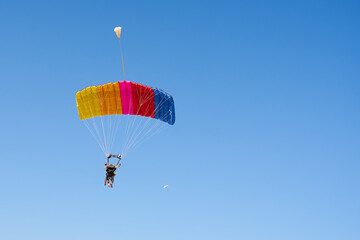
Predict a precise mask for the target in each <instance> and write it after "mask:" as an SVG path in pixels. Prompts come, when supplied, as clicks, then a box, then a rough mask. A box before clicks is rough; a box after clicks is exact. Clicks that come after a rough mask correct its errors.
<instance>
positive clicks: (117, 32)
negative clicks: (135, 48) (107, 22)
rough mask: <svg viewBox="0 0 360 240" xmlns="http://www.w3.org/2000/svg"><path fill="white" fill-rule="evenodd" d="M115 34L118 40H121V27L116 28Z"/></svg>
mask: <svg viewBox="0 0 360 240" xmlns="http://www.w3.org/2000/svg"><path fill="white" fill-rule="evenodd" d="M114 32H115V33H116V36H117V37H118V39H120V34H121V27H116V28H114Z"/></svg>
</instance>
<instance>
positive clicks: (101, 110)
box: [76, 27, 175, 156]
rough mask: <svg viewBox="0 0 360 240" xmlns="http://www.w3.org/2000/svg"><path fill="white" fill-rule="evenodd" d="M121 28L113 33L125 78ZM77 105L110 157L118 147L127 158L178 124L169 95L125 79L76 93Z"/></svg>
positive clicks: (84, 119)
mask: <svg viewBox="0 0 360 240" xmlns="http://www.w3.org/2000/svg"><path fill="white" fill-rule="evenodd" d="M121 29H122V28H121V27H116V28H115V29H114V32H115V33H116V36H117V38H118V39H119V45H120V51H121V61H122V68H123V73H124V79H125V67H124V58H123V54H122V50H121V42H120V35H121ZM76 105H77V109H78V113H79V117H80V119H81V120H82V121H83V122H84V123H85V125H86V127H87V128H88V129H89V131H90V132H91V134H92V135H93V137H94V138H95V140H96V141H97V143H98V145H99V146H100V148H101V150H102V151H103V152H104V153H105V155H108V154H110V153H111V148H112V146H113V145H116V146H117V147H116V153H119V151H121V155H122V156H125V155H126V154H127V152H128V151H129V150H130V149H133V148H135V147H136V146H138V145H139V144H140V143H141V142H142V141H143V140H144V139H146V138H147V137H150V136H152V135H154V134H155V133H157V132H158V131H159V130H160V129H162V128H164V127H166V126H171V125H174V123H175V106H174V99H173V97H172V96H171V95H170V94H168V93H166V92H165V91H163V90H161V89H158V88H153V87H149V86H145V85H142V84H140V83H135V82H130V81H125V80H124V81H120V82H115V83H107V84H104V85H99V86H91V87H87V88H85V89H83V90H81V91H79V92H77V93H76ZM118 136H120V137H119V138H117V137H118ZM113 153H114V152H113Z"/></svg>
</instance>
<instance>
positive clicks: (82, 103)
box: [76, 81, 175, 125]
mask: <svg viewBox="0 0 360 240" xmlns="http://www.w3.org/2000/svg"><path fill="white" fill-rule="evenodd" d="M76 103H77V109H78V113H79V117H80V119H81V120H85V119H88V118H93V117H96V116H105V115H127V114H129V115H139V116H143V117H151V118H155V119H159V120H161V121H163V122H166V123H168V124H170V125H174V123H175V107H174V100H173V97H172V96H171V95H169V94H168V93H166V92H164V91H162V90H160V89H157V88H151V87H147V86H145V85H142V84H139V83H133V82H129V81H120V82H115V83H107V84H104V85H99V86H97V87H95V86H92V87H88V88H85V89H83V90H82V91H79V92H77V93H76Z"/></svg>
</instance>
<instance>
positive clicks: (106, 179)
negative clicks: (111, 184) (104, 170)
mask: <svg viewBox="0 0 360 240" xmlns="http://www.w3.org/2000/svg"><path fill="white" fill-rule="evenodd" d="M108 178H109V177H108V175H107V174H106V176H105V182H104V186H106V182H107V181H108Z"/></svg>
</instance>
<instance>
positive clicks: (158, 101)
mask: <svg viewBox="0 0 360 240" xmlns="http://www.w3.org/2000/svg"><path fill="white" fill-rule="evenodd" d="M152 90H153V91H154V117H155V118H156V119H159V120H161V121H163V122H167V123H169V124H170V125H174V123H175V106H174V99H173V98H172V96H170V95H169V94H167V93H166V92H164V91H162V90H160V89H157V88H152Z"/></svg>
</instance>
